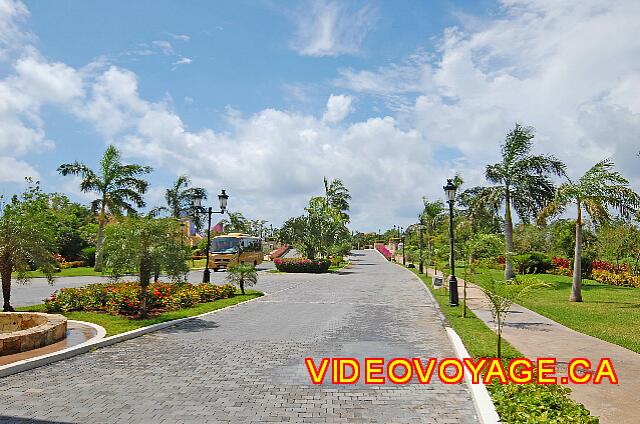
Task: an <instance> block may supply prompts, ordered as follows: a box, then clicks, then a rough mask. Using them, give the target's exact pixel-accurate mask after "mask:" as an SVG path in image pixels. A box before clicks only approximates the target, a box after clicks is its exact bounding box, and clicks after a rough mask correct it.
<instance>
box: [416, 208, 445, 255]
mask: <svg viewBox="0 0 640 424" xmlns="http://www.w3.org/2000/svg"><path fill="white" fill-rule="evenodd" d="M422 203H424V209H423V210H422V214H420V223H421V224H422V225H424V232H425V235H426V236H427V255H428V259H427V266H428V267H429V266H431V265H432V256H433V241H434V237H435V235H436V232H437V231H438V227H439V226H440V224H441V223H442V222H443V221H444V219H445V217H446V215H445V213H444V211H445V207H444V203H442V202H441V201H439V200H438V201H435V202H430V201H429V200H428V199H427V198H426V197H423V198H422Z"/></svg>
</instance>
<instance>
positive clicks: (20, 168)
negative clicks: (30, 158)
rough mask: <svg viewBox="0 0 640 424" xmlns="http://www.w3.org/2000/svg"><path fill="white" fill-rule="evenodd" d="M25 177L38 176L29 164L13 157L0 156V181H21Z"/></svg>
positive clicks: (35, 178)
mask: <svg viewBox="0 0 640 424" xmlns="http://www.w3.org/2000/svg"><path fill="white" fill-rule="evenodd" d="M25 177H31V178H33V179H34V180H37V179H39V178H40V174H38V171H36V170H35V169H33V168H32V167H31V165H29V164H28V163H26V162H23V161H21V160H17V159H16V158H13V157H7V156H0V183H18V184H20V183H23V182H24V181H25V180H24V179H25Z"/></svg>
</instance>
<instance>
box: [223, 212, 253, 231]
mask: <svg viewBox="0 0 640 424" xmlns="http://www.w3.org/2000/svg"><path fill="white" fill-rule="evenodd" d="M227 215H229V219H223V220H222V221H221V222H222V224H223V228H224V229H225V231H226V232H229V233H247V232H249V220H248V219H247V218H245V217H244V215H243V214H242V212H227Z"/></svg>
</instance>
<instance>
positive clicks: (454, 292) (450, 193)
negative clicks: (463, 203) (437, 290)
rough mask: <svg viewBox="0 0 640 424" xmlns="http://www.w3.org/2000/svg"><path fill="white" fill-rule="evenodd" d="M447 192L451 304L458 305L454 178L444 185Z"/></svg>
mask: <svg viewBox="0 0 640 424" xmlns="http://www.w3.org/2000/svg"><path fill="white" fill-rule="evenodd" d="M442 188H443V189H444V192H445V193H446V194H447V203H449V264H450V265H451V277H449V306H458V280H456V269H455V268H456V266H455V265H456V264H455V257H454V255H453V204H454V203H455V201H456V186H455V185H454V184H453V180H452V179H447V185H446V186H444V187H442Z"/></svg>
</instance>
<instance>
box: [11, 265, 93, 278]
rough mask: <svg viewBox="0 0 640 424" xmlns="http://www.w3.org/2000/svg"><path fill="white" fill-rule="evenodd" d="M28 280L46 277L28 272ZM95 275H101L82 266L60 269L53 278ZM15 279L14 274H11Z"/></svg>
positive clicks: (40, 273) (90, 268)
mask: <svg viewBox="0 0 640 424" xmlns="http://www.w3.org/2000/svg"><path fill="white" fill-rule="evenodd" d="M28 275H29V278H41V277H46V276H45V275H44V274H43V273H42V272H41V271H39V270H36V271H30V272H29V273H28ZM96 275H102V273H101V272H96V271H94V270H93V267H90V266H82V267H78V268H65V269H61V270H60V272H56V273H54V274H53V276H54V277H93V276H96ZM12 276H13V277H15V273H14V274H12Z"/></svg>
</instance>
